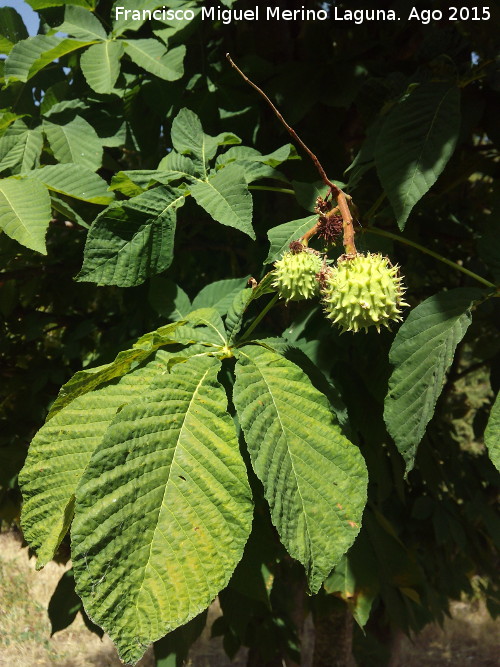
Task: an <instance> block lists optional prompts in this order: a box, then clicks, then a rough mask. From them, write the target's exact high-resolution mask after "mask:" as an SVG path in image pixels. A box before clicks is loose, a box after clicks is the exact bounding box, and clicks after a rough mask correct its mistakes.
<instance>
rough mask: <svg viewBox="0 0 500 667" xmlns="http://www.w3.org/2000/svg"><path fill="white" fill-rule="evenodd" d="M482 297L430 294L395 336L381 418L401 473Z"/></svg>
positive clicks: (468, 292)
mask: <svg viewBox="0 0 500 667" xmlns="http://www.w3.org/2000/svg"><path fill="white" fill-rule="evenodd" d="M482 294H483V292H481V291H480V290H476V289H471V288H457V289H453V290H450V291H449V292H441V293H440V294H436V295H435V296H432V297H430V298H429V299H426V300H425V301H424V302H423V303H421V304H420V305H419V306H417V307H416V308H414V309H413V310H412V311H411V313H410V314H409V316H408V318H407V320H406V322H404V324H403V325H402V326H401V328H400V329H399V331H398V333H397V334H396V338H395V339H394V342H393V344H392V347H391V351H390V354H389V360H390V362H391V363H392V364H393V366H394V370H393V372H392V375H391V377H390V379H389V391H388V394H387V396H386V399H385V410H384V419H385V423H386V425H387V429H388V431H389V433H390V434H391V436H392V437H393V438H394V442H395V443H396V447H397V448H398V450H399V452H400V453H401V455H402V456H403V458H404V460H405V463H406V471H407V472H408V471H410V470H411V469H412V468H413V462H414V458H415V452H416V450H417V447H418V444H419V442H420V441H421V440H422V438H423V435H424V433H425V429H426V426H427V423H428V422H429V420H430V419H431V417H432V415H433V414H434V408H435V407H436V401H437V399H438V398H439V395H440V394H441V390H442V389H443V385H444V381H445V376H446V372H447V370H448V368H449V367H450V365H451V363H452V361H453V356H454V354H455V348H456V346H457V345H458V343H459V342H460V341H461V340H462V338H463V337H464V335H465V332H466V331H467V328H468V326H469V324H470V322H471V313H470V309H471V306H472V304H473V302H474V300H475V299H478V298H480V297H481V295H482Z"/></svg>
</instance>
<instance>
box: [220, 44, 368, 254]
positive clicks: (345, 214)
mask: <svg viewBox="0 0 500 667" xmlns="http://www.w3.org/2000/svg"><path fill="white" fill-rule="evenodd" d="M226 58H227V59H228V61H229V62H230V64H231V66H232V67H234V69H235V70H236V71H237V72H238V74H239V75H240V76H241V77H242V79H244V80H245V81H246V82H247V83H248V84H249V85H250V86H252V88H253V89H254V90H256V91H257V92H258V93H259V95H261V97H263V98H264V99H265V101H266V102H267V103H268V104H269V106H270V107H271V109H272V110H273V111H274V113H275V115H276V116H277V118H278V120H279V121H280V122H281V123H282V125H283V126H284V127H285V128H286V130H287V131H288V133H289V134H290V135H291V137H292V139H294V141H296V142H297V143H298V144H299V146H300V147H301V148H302V149H303V150H304V151H305V152H306V153H307V154H308V155H309V157H310V158H311V160H312V161H313V164H314V166H315V167H316V169H317V171H318V173H319V175H320V176H321V180H322V181H323V183H324V184H325V185H326V186H327V187H328V194H327V198H328V197H329V195H332V196H333V197H334V198H335V199H336V200H337V205H338V207H339V209H340V213H341V215H342V220H343V226H344V247H345V251H346V254H347V255H356V246H355V244H354V227H353V221H352V214H351V211H350V209H349V204H348V201H347V196H346V194H345V193H344V192H343V191H342V190H341V189H340V188H339V187H338V186H337V185H335V183H332V181H331V180H330V179H329V178H328V176H327V175H326V172H325V170H324V169H323V165H322V164H321V162H320V161H319V160H318V158H317V157H316V155H315V154H314V153H313V152H312V150H311V149H310V148H308V146H306V144H305V143H304V142H303V141H302V139H301V138H300V137H299V135H298V134H297V132H295V130H294V129H293V127H290V125H288V123H287V122H286V120H285V119H284V118H283V116H282V115H281V113H280V112H279V111H278V109H277V108H276V107H275V106H274V104H273V103H272V102H271V100H270V99H269V97H268V96H267V95H266V93H265V92H264V91H263V90H262V89H261V88H259V86H257V85H256V84H255V83H254V82H253V81H251V80H250V79H249V78H248V77H247V76H246V74H244V73H243V72H242V71H241V70H240V68H239V67H238V66H237V65H236V64H235V63H234V62H233V60H232V58H231V56H230V55H229V53H226ZM317 230H318V224H317V223H316V225H314V227H312V228H311V229H310V230H309V231H308V232H306V233H305V234H304V236H303V237H302V241H304V242H305V244H306V245H307V242H308V240H309V239H310V238H311V237H312V236H314V234H316V232H317Z"/></svg>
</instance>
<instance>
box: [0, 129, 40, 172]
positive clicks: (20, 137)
mask: <svg viewBox="0 0 500 667" xmlns="http://www.w3.org/2000/svg"><path fill="white" fill-rule="evenodd" d="M42 146H43V136H42V131H41V129H40V127H35V128H34V129H29V128H28V126H27V125H26V124H25V123H24V122H23V121H22V120H17V121H16V122H15V123H14V124H13V125H11V126H10V127H9V128H8V129H7V131H6V132H5V134H4V135H3V136H2V138H1V139H0V171H3V170H4V169H12V170H13V171H14V172H15V173H19V172H21V173H22V172H25V171H29V170H30V169H33V168H34V167H35V166H37V165H38V162H39V159H40V153H41V152H42Z"/></svg>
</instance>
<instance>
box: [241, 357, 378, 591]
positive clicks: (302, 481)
mask: <svg viewBox="0 0 500 667" xmlns="http://www.w3.org/2000/svg"><path fill="white" fill-rule="evenodd" d="M233 400H234V404H235V406H236V410H237V413H238V419H239V421H240V424H241V427H242V429H243V432H244V434H245V440H246V443H247V445H248V449H249V452H250V457H251V460H252V465H253V468H254V470H255V472H256V474H257V476H258V477H259V479H260V480H261V482H262V483H263V485H264V493H265V496H266V498H267V500H268V502H269V504H270V507H271V517H272V521H273V523H274V525H275V526H276V528H277V529H278V532H279V534H280V537H281V541H282V542H283V544H284V546H285V547H286V548H287V550H288V552H289V553H290V555H291V556H293V557H294V558H296V559H297V560H299V561H300V562H301V563H302V564H303V565H304V567H305V569H306V573H307V577H308V581H309V588H310V590H311V592H312V593H316V592H317V591H318V590H319V588H320V587H321V584H322V583H323V581H324V580H325V578H326V577H327V576H328V574H329V573H330V571H331V570H332V568H333V567H334V566H335V565H336V564H337V563H338V561H339V559H340V558H341V557H342V555H343V554H344V553H345V552H346V551H347V550H348V549H349V547H350V546H351V544H352V543H353V542H354V539H355V537H356V535H357V534H358V532H359V528H360V524H361V516H362V513H363V509H364V506H365V502H366V486H367V473H366V467H365V464H364V461H363V457H362V456H361V454H360V452H359V450H358V449H357V448H356V447H355V446H354V445H353V444H352V443H351V442H349V440H347V438H345V437H344V436H343V435H342V433H341V430H340V427H339V426H338V424H337V423H336V422H335V418H334V416H333V413H332V411H331V409H330V406H329V403H328V400H327V399H326V397H325V396H324V395H323V394H322V393H321V392H319V391H318V390H317V389H315V387H314V386H313V385H312V384H311V382H310V380H309V378H308V377H307V376H306V374H305V373H304V372H303V371H302V370H301V369H300V368H299V367H298V366H296V365H295V364H294V363H292V362H290V361H288V360H287V359H285V358H284V357H283V356H281V355H280V354H278V353H276V352H274V351H271V350H268V349H265V348H263V347H260V346H257V345H245V346H244V347H242V348H241V349H239V350H238V351H237V363H236V383H235V386H234V397H233Z"/></svg>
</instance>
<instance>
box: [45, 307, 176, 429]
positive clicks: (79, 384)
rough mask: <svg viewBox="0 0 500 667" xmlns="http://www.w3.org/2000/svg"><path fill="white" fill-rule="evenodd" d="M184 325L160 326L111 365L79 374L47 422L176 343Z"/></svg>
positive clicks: (61, 393)
mask: <svg viewBox="0 0 500 667" xmlns="http://www.w3.org/2000/svg"><path fill="white" fill-rule="evenodd" d="M181 324H183V322H182V321H181V320H179V321H178V322H173V323H172V324H167V325H165V326H163V327H160V328H159V329H157V330H156V331H152V332H150V333H147V334H145V335H144V336H141V338H139V340H138V341H137V342H136V343H135V344H134V345H133V347H132V348H131V349H130V350H122V351H121V352H119V353H118V355H117V356H116V359H114V361H112V362H111V363H109V364H104V365H103V366H97V367H96V368H90V369H87V370H84V371H78V372H77V373H75V374H74V375H73V377H72V378H71V379H70V380H69V381H68V382H66V384H64V385H63V386H62V387H61V389H60V391H59V394H58V396H57V398H56V400H55V401H54V403H53V404H52V407H51V409H50V412H49V415H48V417H47V419H51V418H52V417H54V416H55V415H56V414H57V413H58V412H59V411H60V410H62V409H63V408H64V407H65V406H66V405H68V404H69V403H71V401H74V400H75V399H76V398H78V396H82V395H83V394H86V393H87V392H89V391H92V390H93V389H96V388H97V387H100V386H101V385H102V384H104V383H106V382H110V381H111V380H113V379H115V378H117V377H121V376H122V375H125V373H128V372H129V371H130V369H131V368H132V367H133V366H134V367H135V366H137V365H138V364H140V363H141V362H143V361H144V360H145V359H147V358H148V357H149V356H151V355H152V354H153V352H156V350H157V349H158V348H159V347H162V346H164V345H172V344H174V343H176V341H175V340H174V339H173V337H172V335H173V333H174V331H175V329H176V328H177V327H178V326H181Z"/></svg>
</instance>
